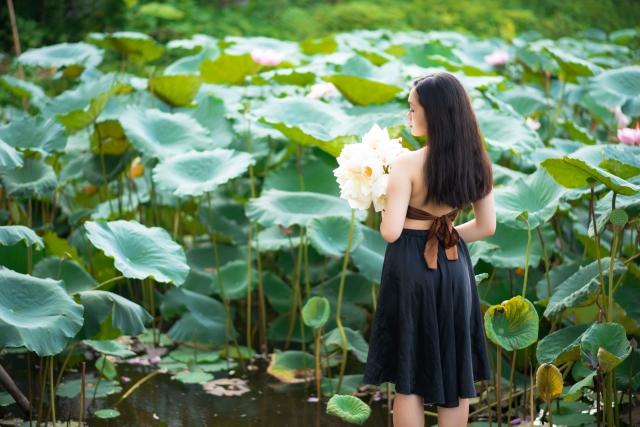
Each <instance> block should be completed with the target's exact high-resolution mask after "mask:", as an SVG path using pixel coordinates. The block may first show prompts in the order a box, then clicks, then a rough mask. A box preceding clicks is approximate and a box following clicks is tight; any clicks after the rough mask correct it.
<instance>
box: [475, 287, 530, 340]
mask: <svg viewBox="0 0 640 427" xmlns="http://www.w3.org/2000/svg"><path fill="white" fill-rule="evenodd" d="M484 322H485V331H486V333H487V337H489V339H490V340H491V341H493V342H494V343H496V344H498V345H500V346H501V347H502V348H504V349H505V350H508V351H512V350H516V349H520V348H525V347H528V346H530V345H531V344H533V343H534V342H536V341H537V340H538V323H539V319H538V313H537V312H536V309H535V308H534V307H533V304H531V302H530V301H529V300H527V299H525V298H522V297H520V296H515V297H513V298H511V299H510V300H509V301H505V302H503V303H502V304H500V305H494V306H491V307H489V309H488V310H487V311H486V313H485V315H484Z"/></svg>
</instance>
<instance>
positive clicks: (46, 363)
mask: <svg viewBox="0 0 640 427" xmlns="http://www.w3.org/2000/svg"><path fill="white" fill-rule="evenodd" d="M43 362H44V370H43V371H42V373H41V375H40V402H39V403H38V419H37V421H36V425H37V426H40V420H41V419H42V403H43V402H44V389H45V387H46V386H47V369H49V358H48V357H47V358H45V357H40V368H42V363H43Z"/></svg>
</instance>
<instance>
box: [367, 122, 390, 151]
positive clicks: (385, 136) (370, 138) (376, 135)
mask: <svg viewBox="0 0 640 427" xmlns="http://www.w3.org/2000/svg"><path fill="white" fill-rule="evenodd" d="M388 142H389V133H388V132H387V128H384V129H380V126H378V124H377V123H376V124H375V125H373V127H372V128H371V130H370V131H369V132H367V133H365V134H364V135H363V136H362V145H364V146H367V147H370V148H371V149H372V150H376V149H377V147H378V145H379V144H384V143H388Z"/></svg>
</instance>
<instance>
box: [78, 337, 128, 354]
mask: <svg viewBox="0 0 640 427" xmlns="http://www.w3.org/2000/svg"><path fill="white" fill-rule="evenodd" d="M83 342H84V343H85V344H86V345H88V346H91V347H93V349H94V350H95V351H97V352H98V353H102V354H106V355H107V356H114V357H119V358H121V359H126V358H128V357H131V356H135V355H136V354H135V353H134V352H133V351H131V350H129V349H128V348H127V347H126V346H125V345H124V344H122V343H121V342H119V341H116V340H109V341H94V340H84V341H83Z"/></svg>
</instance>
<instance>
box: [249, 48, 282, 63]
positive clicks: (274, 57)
mask: <svg viewBox="0 0 640 427" xmlns="http://www.w3.org/2000/svg"><path fill="white" fill-rule="evenodd" d="M284 56H285V54H284V53H282V52H278V51H276V50H273V49H266V50H262V49H260V48H255V49H253V50H252V51H251V59H253V61H254V62H256V63H258V64H261V65H266V66H274V65H278V64H279V63H281V62H282V60H283V59H284Z"/></svg>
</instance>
